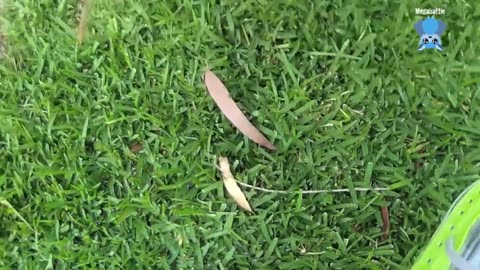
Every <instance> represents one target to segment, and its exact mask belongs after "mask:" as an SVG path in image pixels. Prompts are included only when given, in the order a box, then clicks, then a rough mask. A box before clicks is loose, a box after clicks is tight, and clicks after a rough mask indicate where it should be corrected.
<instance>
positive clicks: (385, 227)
mask: <svg viewBox="0 0 480 270" xmlns="http://www.w3.org/2000/svg"><path fill="white" fill-rule="evenodd" d="M382 221H383V241H385V240H387V239H388V233H389V232H390V216H389V215H388V207H386V206H384V207H382Z"/></svg>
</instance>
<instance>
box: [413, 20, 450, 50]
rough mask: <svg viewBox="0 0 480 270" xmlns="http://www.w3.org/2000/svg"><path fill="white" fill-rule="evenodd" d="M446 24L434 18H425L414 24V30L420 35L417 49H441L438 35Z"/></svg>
mask: <svg viewBox="0 0 480 270" xmlns="http://www.w3.org/2000/svg"><path fill="white" fill-rule="evenodd" d="M446 28H447V25H446V24H445V23H444V22H442V21H441V20H437V19H435V18H426V19H425V20H420V21H418V22H417V23H416V24H415V30H416V31H417V33H418V35H419V36H420V43H419V47H418V50H419V51H421V50H424V49H437V50H439V51H443V47H442V41H441V40H440V35H441V34H442V33H443V32H444V31H445V29H446Z"/></svg>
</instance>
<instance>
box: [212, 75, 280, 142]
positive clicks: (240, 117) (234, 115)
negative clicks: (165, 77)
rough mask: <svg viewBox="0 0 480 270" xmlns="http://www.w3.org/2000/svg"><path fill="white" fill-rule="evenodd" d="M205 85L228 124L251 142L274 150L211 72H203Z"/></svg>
mask: <svg viewBox="0 0 480 270" xmlns="http://www.w3.org/2000/svg"><path fill="white" fill-rule="evenodd" d="M205 85H206V86H207V90H208V92H209V93H210V96H212V98H213V100H214V101H215V103H216V104H217V106H218V107H219V108H220V110H221V111H222V113H223V114H224V115H225V116H226V117H227V119H228V120H230V122H231V123H232V124H233V125H234V126H235V127H237V128H238V130H240V132H242V133H243V134H244V135H245V136H247V137H248V138H249V139H251V140H252V141H254V142H256V143H258V144H260V145H262V146H264V147H266V148H268V149H271V150H275V146H273V144H271V143H270V142H269V141H268V140H267V138H265V137H264V136H263V135H262V133H260V131H258V130H257V129H256V128H255V127H254V126H253V125H252V123H250V121H248V119H247V117H246V116H245V115H244V114H243V113H242V111H241V110H240V109H239V108H238V106H237V104H236V103H235V101H233V99H232V98H231V97H230V95H229V93H228V90H227V88H226V87H225V85H224V84H223V83H222V81H221V80H220V79H219V78H218V77H217V76H216V75H215V74H214V73H213V72H211V71H207V72H205Z"/></svg>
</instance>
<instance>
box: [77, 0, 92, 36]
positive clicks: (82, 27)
mask: <svg viewBox="0 0 480 270" xmlns="http://www.w3.org/2000/svg"><path fill="white" fill-rule="evenodd" d="M82 2H83V6H82V8H81V9H82V11H81V13H80V20H79V22H78V29H77V40H78V43H80V44H82V43H83V40H84V38H85V31H86V29H87V18H88V12H89V9H90V1H89V0H83V1H82Z"/></svg>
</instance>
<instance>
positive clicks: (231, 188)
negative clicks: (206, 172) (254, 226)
mask: <svg viewBox="0 0 480 270" xmlns="http://www.w3.org/2000/svg"><path fill="white" fill-rule="evenodd" d="M218 165H219V167H220V172H221V173H222V177H223V184H224V185H225V188H226V189H227V191H228V194H230V196H232V198H233V200H235V202H236V203H237V204H238V205H239V206H240V207H242V208H243V209H245V210H247V211H249V212H252V213H253V210H252V208H251V207H250V204H249V203H248V201H247V198H245V195H244V194H243V192H242V190H241V189H240V187H239V186H238V185H237V181H236V180H235V178H234V177H233V175H232V173H231V171H230V164H229V163H228V159H227V158H226V157H219V158H218Z"/></svg>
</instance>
